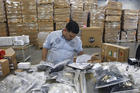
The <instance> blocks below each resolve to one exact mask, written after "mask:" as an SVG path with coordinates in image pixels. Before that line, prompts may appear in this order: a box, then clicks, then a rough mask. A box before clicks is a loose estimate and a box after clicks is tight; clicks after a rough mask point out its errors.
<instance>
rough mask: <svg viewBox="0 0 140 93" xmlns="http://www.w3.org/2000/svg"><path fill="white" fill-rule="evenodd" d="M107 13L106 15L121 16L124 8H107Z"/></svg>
mask: <svg viewBox="0 0 140 93" xmlns="http://www.w3.org/2000/svg"><path fill="white" fill-rule="evenodd" d="M105 14H106V15H111V16H121V15H122V10H116V9H106V12H105Z"/></svg>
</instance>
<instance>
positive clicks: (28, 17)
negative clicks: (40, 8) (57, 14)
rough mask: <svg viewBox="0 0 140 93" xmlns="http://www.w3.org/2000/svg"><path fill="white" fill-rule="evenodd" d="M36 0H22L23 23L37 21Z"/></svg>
mask: <svg viewBox="0 0 140 93" xmlns="http://www.w3.org/2000/svg"><path fill="white" fill-rule="evenodd" d="M36 15H37V13H36V0H30V1H29V0H22V17H23V22H24V23H32V22H33V23H34V22H37V16H36Z"/></svg>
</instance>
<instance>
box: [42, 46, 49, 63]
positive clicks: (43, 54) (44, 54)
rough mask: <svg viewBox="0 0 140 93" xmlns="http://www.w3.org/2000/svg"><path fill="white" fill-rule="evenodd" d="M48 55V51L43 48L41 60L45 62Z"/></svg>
mask: <svg viewBox="0 0 140 93" xmlns="http://www.w3.org/2000/svg"><path fill="white" fill-rule="evenodd" d="M47 55H48V49H47V48H43V49H42V60H43V61H46V57H47Z"/></svg>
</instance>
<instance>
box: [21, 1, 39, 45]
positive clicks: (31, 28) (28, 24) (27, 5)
mask: <svg viewBox="0 0 140 93" xmlns="http://www.w3.org/2000/svg"><path fill="white" fill-rule="evenodd" d="M22 17H23V26H22V30H23V33H22V35H23V34H24V35H29V37H30V43H31V44H34V45H36V44H37V33H38V25H37V11H36V0H22Z"/></svg>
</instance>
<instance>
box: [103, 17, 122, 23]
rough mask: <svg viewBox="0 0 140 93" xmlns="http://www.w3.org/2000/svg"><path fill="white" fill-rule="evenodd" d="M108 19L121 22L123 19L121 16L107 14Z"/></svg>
mask: <svg viewBox="0 0 140 93" xmlns="http://www.w3.org/2000/svg"><path fill="white" fill-rule="evenodd" d="M106 21H110V22H119V21H121V16H106Z"/></svg>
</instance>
